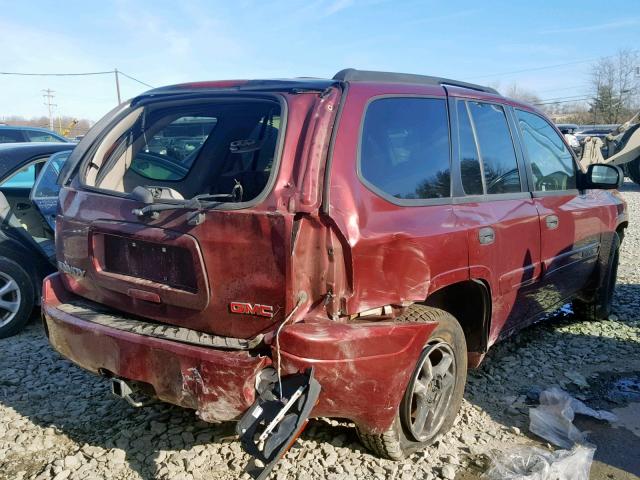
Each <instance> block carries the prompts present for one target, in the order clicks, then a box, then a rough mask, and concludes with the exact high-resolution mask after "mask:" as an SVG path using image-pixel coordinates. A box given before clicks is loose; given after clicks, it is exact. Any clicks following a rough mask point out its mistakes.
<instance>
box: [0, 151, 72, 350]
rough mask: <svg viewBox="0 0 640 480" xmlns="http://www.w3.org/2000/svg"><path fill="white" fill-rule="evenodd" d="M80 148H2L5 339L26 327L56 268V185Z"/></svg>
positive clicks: (0, 322) (0, 274)
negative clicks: (43, 280)
mask: <svg viewBox="0 0 640 480" xmlns="http://www.w3.org/2000/svg"><path fill="white" fill-rule="evenodd" d="M74 146H75V145H74V144H70V143H62V142H57V143H20V144H2V145H0V222H1V228H0V338H4V337H8V336H11V335H14V334H16V333H18V332H19V331H20V330H21V329H22V328H23V327H24V326H25V325H26V323H27V322H28V320H29V318H30V317H31V313H32V311H33V307H34V305H36V304H38V303H39V299H40V287H41V284H42V279H43V278H44V277H45V276H46V275H48V274H49V273H51V272H52V271H53V270H54V268H55V245H54V231H55V212H56V205H57V200H58V191H59V187H58V185H57V183H56V182H57V177H58V173H59V172H60V169H61V168H62V165H64V162H65V161H66V159H67V157H68V156H69V153H71V149H72V148H73V147H74Z"/></svg>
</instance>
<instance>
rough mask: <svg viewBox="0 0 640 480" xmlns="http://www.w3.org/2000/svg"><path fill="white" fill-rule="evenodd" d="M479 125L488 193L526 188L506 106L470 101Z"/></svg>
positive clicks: (475, 123) (474, 122)
mask: <svg viewBox="0 0 640 480" xmlns="http://www.w3.org/2000/svg"><path fill="white" fill-rule="evenodd" d="M467 105H468V106H469V113H470V114H471V118H472V120H473V124H474V126H475V133H476V136H477V141H478V147H479V149H480V158H481V160H482V169H483V171H484V181H485V185H486V191H487V193H488V194H492V193H514V192H520V191H522V189H521V186H520V173H519V171H518V161H517V159H516V152H515V149H514V147H513V140H512V139H511V132H510V131H509V125H508V123H507V117H506V115H505V112H504V109H503V108H502V107H501V106H500V105H495V104H491V103H482V102H474V101H469V102H467Z"/></svg>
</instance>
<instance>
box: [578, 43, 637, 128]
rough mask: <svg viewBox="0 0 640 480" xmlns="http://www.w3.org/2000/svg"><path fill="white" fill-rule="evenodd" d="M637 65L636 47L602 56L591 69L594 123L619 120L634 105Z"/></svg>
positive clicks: (635, 103) (623, 118)
mask: <svg viewBox="0 0 640 480" xmlns="http://www.w3.org/2000/svg"><path fill="white" fill-rule="evenodd" d="M638 65H640V54H638V51H636V50H630V49H623V50H620V51H619V52H618V53H617V55H615V56H613V57H605V58H601V59H600V60H598V62H596V63H595V64H594V65H593V67H592V69H591V86H592V95H593V100H592V102H591V104H590V107H591V108H590V112H591V114H592V121H593V123H620V122H623V121H624V120H626V118H627V117H629V116H630V115H631V114H632V111H633V109H634V108H637V106H638V104H637V95H638V93H639V91H640V82H639V81H638V78H637V77H636V75H635V69H636V67H637V66H638Z"/></svg>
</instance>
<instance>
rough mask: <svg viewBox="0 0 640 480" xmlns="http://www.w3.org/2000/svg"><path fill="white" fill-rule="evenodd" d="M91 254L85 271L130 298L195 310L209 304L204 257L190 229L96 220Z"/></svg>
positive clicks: (92, 234)
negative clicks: (176, 229) (89, 266)
mask: <svg viewBox="0 0 640 480" xmlns="http://www.w3.org/2000/svg"><path fill="white" fill-rule="evenodd" d="M89 257H90V263H91V267H92V268H89V269H88V271H87V275H88V277H89V278H90V279H91V280H92V281H93V282H94V283H95V284H96V286H98V287H101V288H105V289H108V290H111V291H114V292H118V293H121V294H124V295H127V296H128V297H130V299H131V301H132V302H133V301H140V300H146V299H147V297H148V298H149V299H151V298H153V303H156V304H164V305H174V306H178V307H181V308H187V309H191V310H203V309H204V308H206V307H207V305H208V304H209V299H210V289H209V285H208V280H207V277H206V273H205V272H206V269H205V266H204V261H203V258H202V254H201V252H200V247H199V245H198V242H197V241H196V239H195V238H194V237H192V236H191V235H188V234H185V233H181V232H176V231H172V230H168V229H164V228H157V227H145V228H140V225H136V224H131V223H127V222H94V224H93V225H92V227H91V229H90V231H89ZM142 293H144V294H145V295H141V294H142ZM145 303H150V302H149V301H146V302H145Z"/></svg>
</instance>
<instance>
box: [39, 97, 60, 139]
mask: <svg viewBox="0 0 640 480" xmlns="http://www.w3.org/2000/svg"><path fill="white" fill-rule="evenodd" d="M42 91H43V92H44V94H43V95H42V97H43V98H44V102H45V103H44V104H45V106H46V107H47V109H48V110H49V130H51V131H53V107H57V105H56V104H55V103H51V101H52V100H53V97H54V96H55V95H54V93H55V92H54V91H53V90H51V89H50V88H47V89H46V90H42Z"/></svg>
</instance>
